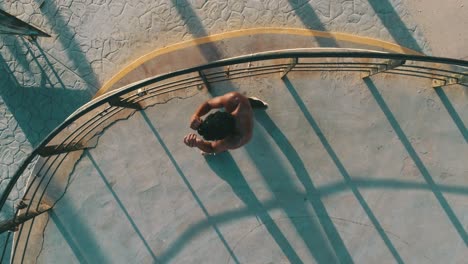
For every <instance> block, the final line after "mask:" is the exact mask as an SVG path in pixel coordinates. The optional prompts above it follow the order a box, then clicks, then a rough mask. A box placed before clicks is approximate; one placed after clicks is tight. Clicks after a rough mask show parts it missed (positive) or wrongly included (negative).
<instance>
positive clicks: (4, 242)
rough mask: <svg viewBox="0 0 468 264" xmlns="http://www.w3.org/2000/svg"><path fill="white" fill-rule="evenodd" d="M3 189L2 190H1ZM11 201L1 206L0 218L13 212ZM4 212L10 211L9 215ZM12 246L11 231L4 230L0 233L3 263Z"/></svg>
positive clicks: (6, 217)
mask: <svg viewBox="0 0 468 264" xmlns="http://www.w3.org/2000/svg"><path fill="white" fill-rule="evenodd" d="M0 176H1V175H0ZM2 191H3V190H2ZM12 204H13V203H11V202H6V203H5V205H4V206H3V209H2V211H1V215H0V216H1V217H2V219H1V220H4V219H10V218H11V217H12V216H13V214H14V213H15V211H14V209H13V207H12ZM5 212H11V216H10V215H5ZM12 247H13V233H11V232H5V233H3V234H0V254H1V255H0V263H4V260H5V261H8V260H9V259H10V257H11V249H12Z"/></svg>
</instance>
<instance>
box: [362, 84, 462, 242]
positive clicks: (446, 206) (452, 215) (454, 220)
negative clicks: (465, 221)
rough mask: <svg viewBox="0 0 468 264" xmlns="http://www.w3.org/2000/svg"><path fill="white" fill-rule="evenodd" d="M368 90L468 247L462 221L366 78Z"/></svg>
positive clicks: (373, 86)
mask: <svg viewBox="0 0 468 264" xmlns="http://www.w3.org/2000/svg"><path fill="white" fill-rule="evenodd" d="M364 82H365V84H366V86H367V88H368V89H369V91H370V92H371V94H372V96H373V97H374V99H375V101H376V102H377V104H378V105H379V107H380V109H381V110H382V112H383V113H384V115H385V117H386V118H387V120H388V122H389V123H390V125H391V126H392V128H393V130H394V131H395V133H396V134H397V136H398V138H399V139H400V141H401V143H402V144H403V146H404V147H405V149H406V151H407V152H408V154H409V155H410V157H411V159H412V160H413V162H414V164H415V165H416V167H417V168H418V170H419V172H420V173H421V175H422V176H423V178H424V180H425V181H426V184H427V185H428V186H429V188H430V189H431V191H432V193H434V196H435V198H436V199H437V200H438V201H439V204H440V206H441V207H442V209H443V210H444V211H445V213H446V214H447V217H448V218H449V220H450V221H451V222H452V224H453V226H454V227H455V229H456V230H457V232H458V234H459V235H460V237H461V238H462V240H463V241H464V243H465V245H467V246H468V235H467V233H466V231H465V229H464V227H463V225H462V224H461V222H460V220H458V218H457V216H456V215H455V213H454V212H453V210H452V208H451V207H450V205H449V204H448V202H447V200H446V199H445V197H444V196H443V194H442V192H441V191H440V190H439V188H437V185H436V183H435V181H434V179H433V178H432V177H431V175H430V173H429V171H428V170H427V168H426V166H425V165H424V163H423V162H422V160H421V158H419V156H418V154H417V153H416V151H415V149H414V148H413V146H412V145H411V142H410V141H409V140H408V138H407V137H406V135H405V133H404V132H403V130H402V129H401V127H400V125H399V124H398V121H397V120H396V118H395V117H394V116H393V114H392V111H391V110H390V108H389V107H388V106H387V104H386V103H385V101H384V99H383V98H382V96H381V95H380V93H379V91H378V90H377V87H376V86H375V84H374V83H373V82H372V80H370V79H369V78H366V79H365V80H364Z"/></svg>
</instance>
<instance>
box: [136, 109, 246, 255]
mask: <svg viewBox="0 0 468 264" xmlns="http://www.w3.org/2000/svg"><path fill="white" fill-rule="evenodd" d="M139 113H140V114H141V116H142V117H143V119H144V120H145V122H146V123H147V125H148V127H149V129H150V130H151V132H153V134H154V136H155V137H156V139H157V140H158V142H159V144H160V145H161V147H162V148H163V149H164V151H165V152H166V155H167V156H168V158H169V160H170V161H171V163H172V165H173V166H174V168H175V169H176V170H177V173H178V174H179V176H180V177H181V178H182V180H183V181H184V183H185V185H186V186H187V188H188V189H189V191H190V193H191V194H192V196H193V198H194V199H195V201H196V202H197V204H198V206H199V207H200V209H201V210H202V211H203V213H204V214H205V217H206V218H207V220H208V221H209V222H210V224H211V226H212V227H213V229H214V231H215V232H216V234H217V235H218V237H219V239H220V240H221V242H222V243H223V245H224V247H225V248H226V250H227V251H228V252H229V254H230V256H231V258H232V259H233V261H234V262H235V263H240V262H239V260H238V259H237V257H236V255H235V254H234V252H233V251H232V249H231V247H230V246H229V244H228V243H227V241H226V239H225V238H224V236H223V235H222V234H221V231H220V230H219V228H218V226H217V225H216V223H215V222H214V221H213V220H212V218H211V215H210V214H209V212H208V210H207V209H206V207H205V206H204V205H203V202H202V201H201V199H200V198H199V197H198V195H197V193H196V192H195V190H194V189H193V187H192V185H191V184H190V182H189V180H188V179H187V177H186V176H185V174H184V173H183V172H182V169H181V168H180V166H179V164H178V163H177V161H176V160H175V159H174V157H173V156H172V154H171V152H170V151H169V148H168V147H167V146H166V144H165V143H164V141H163V139H162V138H161V136H160V135H159V133H158V131H157V130H156V128H155V127H154V126H153V124H152V122H151V121H150V119H149V118H148V116H147V115H146V112H145V111H144V110H142V111H140V112H139ZM178 251H179V248H176V247H172V250H170V251H166V252H165V255H161V256H159V260H160V261H161V262H162V263H166V262H169V261H170V260H171V259H172V258H173V257H174V256H175V254H176V253H177V252H178Z"/></svg>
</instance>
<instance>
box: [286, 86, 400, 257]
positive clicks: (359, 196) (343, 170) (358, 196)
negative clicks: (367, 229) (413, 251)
mask: <svg viewBox="0 0 468 264" xmlns="http://www.w3.org/2000/svg"><path fill="white" fill-rule="evenodd" d="M283 81H284V84H285V86H286V88H287V90H288V91H289V93H290V94H291V96H292V98H293V99H294V101H295V102H296V104H297V105H298V107H299V108H300V110H301V112H302V113H303V115H304V117H305V118H306V120H307V122H308V123H309V125H310V126H311V127H312V129H313V130H314V132H315V134H316V135H317V137H318V138H319V140H320V142H321V143H322V145H323V147H324V149H325V150H326V152H327V153H328V155H329V156H330V158H331V159H332V160H333V163H335V166H336V167H337V168H338V170H339V172H340V174H341V176H342V177H343V178H344V180H345V182H346V183H347V184H348V185H349V186H350V188H351V191H352V193H353V194H354V196H355V197H356V199H357V200H358V202H359V204H360V205H361V207H362V208H363V210H364V211H365V212H366V214H367V216H368V217H369V220H370V221H371V222H372V224H373V225H374V227H375V229H376V230H377V232H378V233H379V235H380V237H381V238H382V240H383V241H384V243H385V245H386V246H387V248H388V249H389V251H390V253H391V254H392V255H393V257H394V258H395V260H396V261H397V262H398V263H404V262H403V259H402V258H401V256H400V254H399V253H398V251H397V250H396V248H395V246H394V245H393V243H392V242H391V240H390V239H389V237H388V236H387V234H386V233H385V230H384V229H383V227H382V226H381V225H380V222H379V221H378V219H377V217H376V216H375V215H374V213H373V212H372V210H371V208H370V207H369V205H368V204H367V202H366V201H365V199H364V197H363V196H362V194H361V193H360V191H359V190H358V188H357V187H356V186H355V185H353V183H352V179H351V176H350V175H349V173H348V171H347V170H346V168H345V167H344V165H343V163H342V162H341V160H340V159H339V158H338V155H337V154H336V153H335V151H334V150H333V148H332V146H331V145H330V143H329V142H328V140H327V138H326V137H325V135H324V134H323V132H322V130H321V129H320V127H319V125H318V124H317V122H316V121H315V119H314V118H313V116H312V114H311V113H310V111H309V110H308V109H307V106H306V105H305V104H304V102H303V101H302V99H301V97H300V96H299V94H298V93H297V91H296V89H295V88H294V86H293V85H292V83H291V82H290V81H289V79H288V78H287V77H286V78H284V79H283Z"/></svg>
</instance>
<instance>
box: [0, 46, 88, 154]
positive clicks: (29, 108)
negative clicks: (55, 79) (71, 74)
mask: <svg viewBox="0 0 468 264" xmlns="http://www.w3.org/2000/svg"><path fill="white" fill-rule="evenodd" d="M36 62H37V61H36ZM37 63H38V62H37ZM38 66H39V68H40V69H41V73H42V79H43V80H44V81H43V82H41V86H39V87H25V86H23V85H21V84H20V82H19V81H18V80H17V79H16V78H15V76H14V74H13V72H12V70H11V69H10V67H9V66H8V64H7V62H6V61H5V59H4V58H3V57H2V56H1V55H0V69H3V70H5V72H6V73H7V74H6V76H5V77H4V78H1V80H0V96H1V97H2V99H3V101H4V102H5V104H6V106H7V107H8V109H9V110H10V112H11V113H12V114H13V116H14V118H15V120H16V122H17V123H18V125H19V126H20V127H21V129H22V131H23V132H24V134H25V135H26V138H27V139H28V141H29V142H30V143H31V145H33V146H36V145H37V144H38V143H39V142H40V141H41V140H42V139H43V138H44V137H45V136H47V134H49V133H50V132H51V131H52V130H53V129H54V128H55V127H57V126H58V125H59V124H60V123H61V122H63V120H65V119H66V118H67V117H68V116H69V115H70V114H71V113H72V112H73V111H74V110H75V109H77V108H78V107H80V106H81V105H83V104H84V103H85V102H86V101H87V100H86V97H87V95H86V92H85V91H80V90H71V89H63V87H54V86H53V85H52V82H51V81H50V79H49V78H48V76H47V75H46V74H45V70H44V69H43V68H42V66H41V65H40V64H38Z"/></svg>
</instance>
